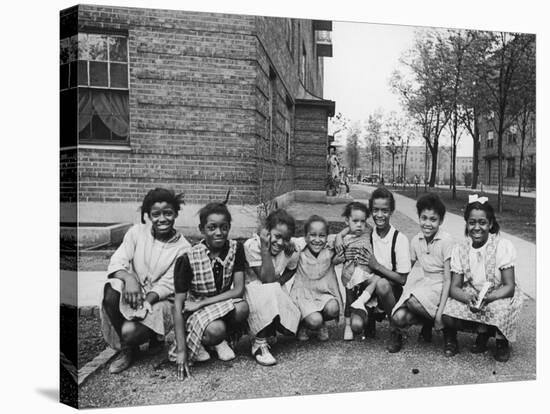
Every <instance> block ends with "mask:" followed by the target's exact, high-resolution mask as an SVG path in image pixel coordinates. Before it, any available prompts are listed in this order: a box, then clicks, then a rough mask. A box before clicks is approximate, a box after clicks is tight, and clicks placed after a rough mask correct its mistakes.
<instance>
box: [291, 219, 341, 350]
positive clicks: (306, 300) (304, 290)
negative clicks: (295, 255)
mask: <svg viewBox="0 0 550 414" xmlns="http://www.w3.org/2000/svg"><path fill="white" fill-rule="evenodd" d="M304 234H305V238H298V239H294V240H293V242H294V245H295V247H296V248H297V249H298V252H299V254H300V258H299V261H298V269H297V270H296V274H295V275H294V283H293V284H292V288H291V290H290V297H291V298H292V300H293V301H294V303H296V304H297V305H298V308H299V309H300V313H301V315H302V321H301V326H300V329H299V331H298V339H299V340H300V341H307V340H308V339H309V334H308V330H311V331H315V332H317V337H318V338H319V340H321V341H326V340H328V339H329V335H328V329H327V326H326V325H325V322H326V321H330V320H334V319H338V316H339V314H340V309H341V306H342V299H341V297H340V290H339V288H338V281H337V280H336V273H334V265H333V264H332V259H333V257H334V254H335V252H334V249H333V246H332V243H331V242H329V243H327V241H328V223H327V221H326V220H325V219H324V218H322V217H320V216H315V215H314V216H311V217H310V218H309V219H308V220H307V221H306V224H305V226H304ZM331 241H332V242H333V241H334V240H331Z"/></svg>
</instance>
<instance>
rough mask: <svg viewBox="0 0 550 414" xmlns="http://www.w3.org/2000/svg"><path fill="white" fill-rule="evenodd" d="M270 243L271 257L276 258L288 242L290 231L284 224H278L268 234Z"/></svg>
mask: <svg viewBox="0 0 550 414" xmlns="http://www.w3.org/2000/svg"><path fill="white" fill-rule="evenodd" d="M269 237H270V242H271V255H272V256H277V255H278V254H279V253H281V252H282V251H283V249H284V247H285V245H286V243H288V242H289V241H290V230H289V228H288V226H287V225H286V224H283V223H279V224H277V225H276V226H275V227H273V228H272V229H271V230H270V232H269Z"/></svg>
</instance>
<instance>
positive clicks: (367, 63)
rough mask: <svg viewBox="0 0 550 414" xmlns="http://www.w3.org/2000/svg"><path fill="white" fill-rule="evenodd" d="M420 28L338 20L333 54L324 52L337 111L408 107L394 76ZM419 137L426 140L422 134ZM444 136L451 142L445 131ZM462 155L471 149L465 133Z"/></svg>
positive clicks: (329, 94)
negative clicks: (394, 87) (396, 88)
mask: <svg viewBox="0 0 550 414" xmlns="http://www.w3.org/2000/svg"><path fill="white" fill-rule="evenodd" d="M421 29H422V28H421V27H418V26H404V25H389V24H371V23H351V22H341V21H334V22H333V25H332V47H333V56H332V57H330V58H325V71H324V94H323V95H324V98H325V99H331V100H333V101H335V102H336V113H338V112H341V113H342V114H344V115H345V116H346V117H347V118H349V119H350V120H351V122H352V123H353V122H355V121H362V120H366V119H367V118H368V116H369V114H372V113H373V112H375V111H376V110H378V109H382V110H383V112H384V113H388V112H390V111H396V112H398V113H404V112H403V109H402V107H401V105H400V103H399V97H398V96H397V95H396V94H394V93H393V92H392V91H391V88H390V86H389V80H390V78H391V74H392V72H393V71H394V70H395V69H398V68H399V67H400V65H399V58H400V57H401V56H402V54H403V53H404V52H406V51H407V50H408V49H410V48H411V47H412V46H413V43H414V35H415V31H417V30H421ZM342 135H343V134H341V136H340V137H339V138H340V139H343V136H342ZM419 142H423V141H422V139H421V138H420V137H419ZM441 142H443V143H447V144H448V143H450V140H449V138H448V134H447V132H446V131H445V133H444V134H442V137H441ZM457 155H458V156H471V155H472V139H471V138H470V137H469V136H468V135H467V134H466V133H464V134H463V136H462V138H461V139H460V140H459V144H458V151H457Z"/></svg>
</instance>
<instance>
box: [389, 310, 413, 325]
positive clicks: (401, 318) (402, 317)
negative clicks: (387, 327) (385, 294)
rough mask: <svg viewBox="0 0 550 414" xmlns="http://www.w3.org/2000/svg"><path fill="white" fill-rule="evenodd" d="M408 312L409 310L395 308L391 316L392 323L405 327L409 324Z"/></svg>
mask: <svg viewBox="0 0 550 414" xmlns="http://www.w3.org/2000/svg"><path fill="white" fill-rule="evenodd" d="M408 313H409V312H408V311H406V310H405V309H403V308H400V309H397V310H396V311H395V313H394V314H393V315H392V318H391V319H392V322H393V323H394V325H395V326H397V327H398V328H405V327H407V326H408V324H409V318H408V316H409V315H408Z"/></svg>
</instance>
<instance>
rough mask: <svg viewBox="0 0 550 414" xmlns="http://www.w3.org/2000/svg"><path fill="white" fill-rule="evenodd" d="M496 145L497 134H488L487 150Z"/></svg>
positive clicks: (491, 132) (490, 132)
mask: <svg viewBox="0 0 550 414" xmlns="http://www.w3.org/2000/svg"><path fill="white" fill-rule="evenodd" d="M494 144H495V134H494V132H493V131H489V132H487V148H493V146H494Z"/></svg>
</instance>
